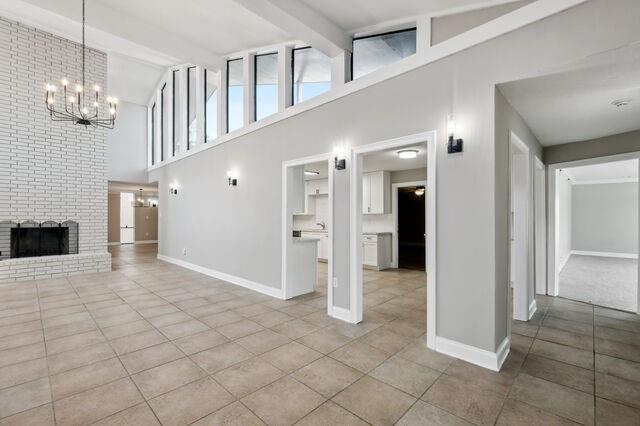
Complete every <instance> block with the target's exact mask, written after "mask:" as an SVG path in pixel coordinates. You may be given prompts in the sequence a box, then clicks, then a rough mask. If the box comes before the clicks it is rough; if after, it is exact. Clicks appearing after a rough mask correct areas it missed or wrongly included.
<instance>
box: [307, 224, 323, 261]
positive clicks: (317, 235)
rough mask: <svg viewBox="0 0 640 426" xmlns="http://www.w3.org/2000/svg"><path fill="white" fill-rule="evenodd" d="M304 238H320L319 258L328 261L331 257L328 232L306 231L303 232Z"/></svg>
mask: <svg viewBox="0 0 640 426" xmlns="http://www.w3.org/2000/svg"><path fill="white" fill-rule="evenodd" d="M301 236H302V237H304V238H315V239H317V240H318V260H320V261H327V260H328V259H329V234H328V233H327V232H305V231H303V232H302V233H301Z"/></svg>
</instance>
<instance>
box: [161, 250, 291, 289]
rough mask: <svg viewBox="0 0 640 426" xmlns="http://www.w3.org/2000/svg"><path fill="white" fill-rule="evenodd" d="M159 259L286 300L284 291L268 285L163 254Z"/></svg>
mask: <svg viewBox="0 0 640 426" xmlns="http://www.w3.org/2000/svg"><path fill="white" fill-rule="evenodd" d="M158 259H159V260H163V261H165V262H169V263H173V264H174V265H178V266H182V267H183V268H187V269H190V270H192V271H196V272H200V273H201V274H205V275H208V276H210V277H213V278H217V279H219V280H223V281H227V282H229V283H231V284H235V285H239V286H240V287H244V288H248V289H249V290H253V291H257V292H258V293H262V294H265V295H267V296H271V297H275V298H278V299H284V295H283V293H282V289H280V288H274V287H270V286H268V285H264V284H260V283H257V282H255V281H251V280H248V279H246V278H242V277H237V276H235V275H229V274H227V273H224V272H220V271H214V270H213V269H209V268H205V267H204V266H200V265H196V264H194V263H190V262H186V261H184V260H180V259H176V258H173V257H169V256H165V255H162V254H158Z"/></svg>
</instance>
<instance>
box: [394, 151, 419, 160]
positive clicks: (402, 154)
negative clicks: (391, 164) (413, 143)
mask: <svg viewBox="0 0 640 426" xmlns="http://www.w3.org/2000/svg"><path fill="white" fill-rule="evenodd" d="M417 156H418V150H417V149H403V150H402V151H398V157H399V158H401V159H403V160H408V159H411V158H416V157H417Z"/></svg>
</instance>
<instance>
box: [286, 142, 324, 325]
mask: <svg viewBox="0 0 640 426" xmlns="http://www.w3.org/2000/svg"><path fill="white" fill-rule="evenodd" d="M320 161H326V162H327V178H328V184H327V190H328V192H329V197H328V202H327V205H328V206H327V208H328V212H327V219H328V222H329V223H328V225H327V233H328V244H329V247H328V252H329V255H328V258H327V315H329V316H331V317H333V316H334V313H333V285H332V281H333V191H334V189H333V181H334V178H333V172H334V168H333V153H331V152H328V153H324V154H318V155H312V156H308V157H302V158H296V159H293V160H288V161H283V162H282V212H281V214H282V266H281V268H282V269H281V274H282V298H283V299H287V298H288V294H289V293H288V288H287V239H288V238H292V230H291V229H288V226H287V169H288V168H289V167H296V166H304V165H305V164H309V163H318V162H320ZM316 261H317V260H316Z"/></svg>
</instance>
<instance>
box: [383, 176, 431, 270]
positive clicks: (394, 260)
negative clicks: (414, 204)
mask: <svg viewBox="0 0 640 426" xmlns="http://www.w3.org/2000/svg"><path fill="white" fill-rule="evenodd" d="M408 186H424V188H425V200H426V197H427V194H426V192H427V181H426V180H418V181H413V182H402V183H393V184H391V214H392V215H393V234H392V235H391V241H392V242H391V267H392V268H396V269H397V268H398V263H399V259H400V256H399V254H400V253H399V249H398V246H399V245H400V243H399V238H398V189H399V188H406V187H408ZM426 214H427V211H426V210H425V216H426Z"/></svg>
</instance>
